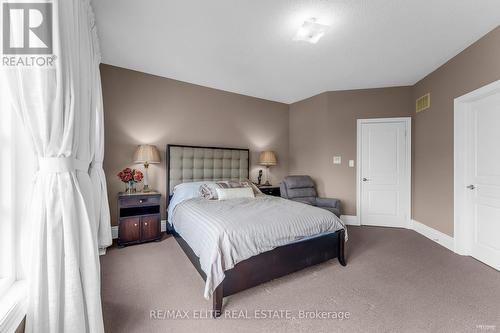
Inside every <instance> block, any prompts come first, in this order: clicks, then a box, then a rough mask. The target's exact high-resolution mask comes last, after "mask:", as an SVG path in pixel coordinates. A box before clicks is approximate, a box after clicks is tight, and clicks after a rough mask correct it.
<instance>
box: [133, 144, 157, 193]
mask: <svg viewBox="0 0 500 333" xmlns="http://www.w3.org/2000/svg"><path fill="white" fill-rule="evenodd" d="M134 163H143V164H144V168H145V170H144V188H143V190H142V191H143V192H150V191H151V189H150V188H149V182H148V167H149V165H150V164H157V163H160V152H159V151H158V148H156V146H153V145H139V146H138V147H137V149H136V150H135V153H134Z"/></svg>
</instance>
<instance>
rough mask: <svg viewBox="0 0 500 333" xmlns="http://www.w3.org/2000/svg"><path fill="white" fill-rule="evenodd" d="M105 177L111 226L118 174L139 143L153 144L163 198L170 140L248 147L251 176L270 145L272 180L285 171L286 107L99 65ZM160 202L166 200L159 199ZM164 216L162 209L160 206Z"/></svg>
mask: <svg viewBox="0 0 500 333" xmlns="http://www.w3.org/2000/svg"><path fill="white" fill-rule="evenodd" d="M101 78H102V89H103V99H104V110H105V112H104V114H105V124H106V128H105V131H106V133H105V135H106V137H105V139H106V147H105V149H106V154H105V160H104V170H105V172H106V175H107V184H108V194H109V200H110V207H111V217H112V224H113V225H116V194H117V193H118V192H119V191H123V189H124V187H125V186H124V184H123V183H121V182H120V181H119V179H118V177H116V174H117V173H118V172H119V171H120V170H121V169H122V168H124V167H127V166H130V167H136V168H137V167H141V166H140V165H133V164H132V155H133V152H134V150H135V148H136V146H137V145H138V144H141V143H149V144H155V145H157V147H158V148H159V149H160V151H161V153H162V163H161V164H157V165H151V166H150V168H149V169H150V173H149V175H150V183H151V185H152V186H153V187H154V188H155V189H159V190H160V192H161V193H162V194H163V199H165V182H166V180H165V146H166V145H167V144H168V143H177V144H190V145H204V146H222V147H241V148H249V149H250V151H251V156H250V160H251V178H252V179H255V178H256V173H257V170H258V169H259V167H258V166H257V165H256V163H255V162H256V161H257V159H258V153H259V152H260V151H262V150H266V149H272V150H274V151H276V153H277V155H278V166H277V167H274V168H272V169H271V180H272V182H273V183H277V182H278V181H280V180H281V179H282V178H283V177H284V176H285V175H287V174H288V105H286V104H282V103H276V102H270V101H266V100H262V99H258V98H253V97H247V96H243V95H238V94H233V93H229V92H224V91H220V90H215V89H210V88H205V87H201V86H197V85H193V84H189V83H183V82H179V81H175V80H170V79H166V78H162V77H158V76H153V75H148V74H144V73H140V72H135V71H131V70H127V69H123V68H118V67H113V66H108V65H102V66H101ZM163 201H164V200H163ZM162 214H163V218H165V216H164V207H163V206H162Z"/></svg>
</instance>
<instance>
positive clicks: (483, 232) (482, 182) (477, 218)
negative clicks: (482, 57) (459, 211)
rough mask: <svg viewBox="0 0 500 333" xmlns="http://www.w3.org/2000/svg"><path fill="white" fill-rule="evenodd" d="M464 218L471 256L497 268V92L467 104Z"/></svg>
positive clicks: (499, 159)
mask: <svg viewBox="0 0 500 333" xmlns="http://www.w3.org/2000/svg"><path fill="white" fill-rule="evenodd" d="M469 110H470V111H469V126H470V128H469V133H470V134H469V140H468V141H469V147H468V148H469V149H468V152H467V161H468V168H467V180H466V184H468V185H467V188H468V189H467V192H468V195H467V199H468V200H467V201H468V207H467V217H468V219H470V221H472V224H473V227H472V229H471V231H472V235H471V236H472V243H471V245H472V247H471V255H472V256H473V257H475V258H477V259H478V260H481V261H483V262H484V263H486V264H488V265H490V266H492V267H494V268H496V269H498V270H500V93H498V92H497V93H496V94H493V95H490V96H488V97H484V98H482V99H480V100H478V101H475V102H473V103H471V104H470V109H469Z"/></svg>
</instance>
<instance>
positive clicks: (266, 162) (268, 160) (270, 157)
mask: <svg viewBox="0 0 500 333" xmlns="http://www.w3.org/2000/svg"><path fill="white" fill-rule="evenodd" d="M259 164H260V165H263V166H265V167H266V183H265V184H264V186H271V183H270V182H269V167H271V166H275V165H277V164H278V160H277V158H276V154H275V153H274V151H270V150H268V151H263V152H262V153H260V156H259Z"/></svg>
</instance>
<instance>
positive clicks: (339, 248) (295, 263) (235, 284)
mask: <svg viewBox="0 0 500 333" xmlns="http://www.w3.org/2000/svg"><path fill="white" fill-rule="evenodd" d="M170 147H188V148H210V149H225V150H228V149H230V150H246V151H248V152H249V150H248V149H238V148H225V147H203V146H186V145H167V159H166V163H167V168H166V169H167V193H169V195H167V205H166V207H168V200H169V197H170V187H169V185H170ZM248 160H249V162H248V163H249V164H250V152H249V155H248ZM248 170H250V168H248ZM167 226H169V224H168V223H167ZM168 232H170V233H172V234H173V235H174V237H175V239H176V240H177V243H178V244H179V245H180V247H181V248H182V250H183V251H184V253H185V254H186V256H187V257H188V258H189V260H191V262H192V263H193V265H194V267H195V268H196V270H197V271H198V273H200V275H201V277H202V278H203V279H204V280H206V275H205V272H203V270H202V269H201V266H200V260H199V258H198V257H197V256H196V255H195V253H194V252H193V250H192V249H191V247H190V246H189V245H188V244H187V243H186V241H185V240H184V239H183V238H182V237H181V236H180V235H179V234H178V233H177V232H176V231H175V229H171V228H169V229H168ZM344 244H345V231H344V230H338V231H337V232H335V233H331V234H327V235H324V236H319V237H315V238H312V239H308V240H305V241H301V242H296V243H292V244H288V245H284V246H280V247H277V248H275V249H274V250H271V251H268V252H264V253H261V254H259V255H256V256H253V257H251V258H248V259H246V260H243V261H241V262H239V263H237V264H236V265H235V266H234V267H233V268H231V269H229V270H227V271H225V272H224V274H225V278H224V281H222V282H221V284H219V286H218V287H217V288H216V289H215V291H214V293H213V296H212V299H213V311H212V315H213V317H214V318H216V317H218V316H220V315H221V313H222V312H221V311H222V300H223V298H224V297H226V296H230V295H233V294H235V293H237V292H239V291H242V290H245V289H248V288H252V287H255V286H257V285H259V284H261V283H264V282H267V281H271V280H273V279H276V278H279V277H282V276H285V275H287V274H290V273H292V272H295V271H298V270H301V269H303V268H306V267H309V266H312V265H316V264H319V263H322V262H324V261H327V260H330V259H333V258H338V260H339V262H340V264H341V265H342V266H345V265H346V261H345V253H344Z"/></svg>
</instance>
